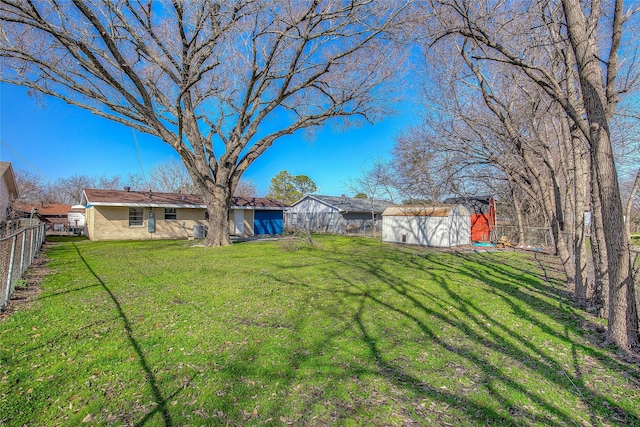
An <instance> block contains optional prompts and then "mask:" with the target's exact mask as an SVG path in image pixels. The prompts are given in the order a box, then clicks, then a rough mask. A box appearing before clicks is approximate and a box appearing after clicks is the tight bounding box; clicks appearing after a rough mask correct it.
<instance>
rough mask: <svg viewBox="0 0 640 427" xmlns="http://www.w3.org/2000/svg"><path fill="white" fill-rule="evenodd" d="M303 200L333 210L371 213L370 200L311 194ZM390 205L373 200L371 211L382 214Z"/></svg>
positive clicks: (389, 203) (386, 202) (383, 201)
mask: <svg viewBox="0 0 640 427" xmlns="http://www.w3.org/2000/svg"><path fill="white" fill-rule="evenodd" d="M305 198H312V199H316V200H318V201H320V202H323V203H325V204H327V205H330V206H333V207H334V208H337V209H339V210H340V211H345V212H371V199H354V198H352V197H346V196H317V195H313V194H310V195H308V196H306V197H305ZM305 198H303V199H301V200H298V201H297V202H295V203H294V204H293V206H295V205H296V204H298V203H300V202H301V201H302V200H304V199H305ZM391 205H393V203H391V202H388V201H385V200H373V211H374V212H377V213H382V211H384V210H385V209H386V208H387V207H389V206H391Z"/></svg>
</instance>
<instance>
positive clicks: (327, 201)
mask: <svg viewBox="0 0 640 427" xmlns="http://www.w3.org/2000/svg"><path fill="white" fill-rule="evenodd" d="M391 205H393V203H391V202H387V201H383V200H371V199H354V198H350V197H346V196H341V197H338V196H319V195H308V196H305V197H303V198H302V199H300V200H298V201H297V202H295V203H293V204H292V205H291V207H290V208H289V209H288V210H287V213H286V221H285V222H286V226H287V228H289V229H292V230H300V229H302V230H309V231H314V232H327V233H340V234H345V233H357V232H360V231H366V230H369V231H370V230H372V229H373V228H374V227H375V229H376V230H377V231H379V228H380V226H379V221H380V219H381V218H382V217H381V215H382V212H383V211H384V210H385V209H386V208H387V207H388V206H391Z"/></svg>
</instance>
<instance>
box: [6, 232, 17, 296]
mask: <svg viewBox="0 0 640 427" xmlns="http://www.w3.org/2000/svg"><path fill="white" fill-rule="evenodd" d="M16 240H18V236H17V235H15V234H14V235H13V242H12V243H11V258H10V261H9V273H8V274H7V299H6V301H5V305H6V304H9V298H10V297H11V283H12V282H13V261H14V259H15V257H16Z"/></svg>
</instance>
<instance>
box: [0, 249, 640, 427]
mask: <svg viewBox="0 0 640 427" xmlns="http://www.w3.org/2000/svg"><path fill="white" fill-rule="evenodd" d="M313 239H314V244H313V245H312V244H309V243H304V242H303V243H301V244H299V245H292V244H290V242H288V241H270V242H252V243H241V244H235V245H233V246H231V247H226V248H217V249H208V248H204V247H199V246H197V242H185V241H145V242H90V241H86V240H84V241H82V240H74V241H68V242H58V243H54V244H53V245H52V246H51V247H50V248H49V249H48V251H47V253H46V256H47V258H48V259H49V260H50V262H49V264H48V268H49V269H50V273H49V275H48V276H47V277H46V279H45V280H44V282H43V283H42V285H41V287H42V292H41V293H40V294H39V296H38V297H37V299H36V300H35V301H34V302H33V303H31V304H30V305H29V306H28V307H27V308H25V309H23V310H20V311H18V312H16V313H14V314H13V315H11V316H10V317H8V318H7V319H5V320H4V321H3V322H1V323H0V425H9V426H14V425H15V426H22V425H42V426H49V425H51V426H53V425H65V426H78V425H137V426H142V425H148V426H170V425H171V426H174V425H175V426H182V425H189V426H198V425H200V426H209V425H223V426H225V425H234V426H235V425H237V426H240V425H249V426H251V425H256V426H257V425H275V426H277V425H282V426H284V425H312V426H315V425H335V426H343V425H347V426H348V425H398V426H402V425H423V426H431V425H514V426H516V425H517V426H561V425H562V426H565V425H575V426H578V425H639V424H640V415H639V414H640V389H639V384H640V366H639V365H638V364H634V363H631V362H628V361H625V360H624V359H623V358H622V357H621V355H620V354H618V353H616V352H615V350H614V349H610V348H601V347H600V342H601V341H600V339H601V331H602V325H601V322H602V321H601V320H599V319H594V318H592V317H590V316H589V315H588V314H586V313H585V312H583V311H581V310H580V309H577V308H575V307H574V306H573V305H572V303H571V299H570V293H569V292H567V290H566V289H565V288H564V284H563V280H562V276H561V274H560V270H559V268H558V266H557V265H555V260H554V258H551V257H549V256H548V255H545V254H541V253H533V252H530V253H529V252H513V251H505V252H500V251H496V252H475V251H471V250H469V251H463V250H461V251H437V250H432V249H424V248H413V247H400V246H393V245H386V244H382V243H380V242H378V241H376V240H373V239H361V238H351V237H342V236H314V237H313Z"/></svg>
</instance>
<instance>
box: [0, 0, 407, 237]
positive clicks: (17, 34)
mask: <svg viewBox="0 0 640 427" xmlns="http://www.w3.org/2000/svg"><path fill="white" fill-rule="evenodd" d="M411 3H412V2H411V1H409V0H406V1H392V0H389V1H379V2H378V1H377V2H371V1H369V0H354V1H351V2H342V1H332V0H325V1H296V0H281V1H279V0H273V1H254V2H213V1H187V2H160V1H158V2H154V1H148V2H112V1H109V0H99V1H95V2H91V3H85V2H83V1H81V0H73V1H69V2H58V1H54V0H41V1H38V2H33V1H27V0H22V1H13V0H0V21H1V22H2V30H1V33H0V56H1V57H2V70H1V71H2V72H1V74H0V75H1V77H0V78H1V80H2V81H4V82H9V83H14V84H18V85H22V86H26V87H28V88H30V89H32V90H35V91H37V92H39V93H44V94H46V95H51V96H55V97H58V98H60V99H62V100H64V101H66V102H68V103H70V104H73V105H77V106H79V107H81V108H85V109H88V110H89V111H91V112H93V113H94V114H97V115H99V116H102V117H105V118H107V119H110V120H114V121H117V122H120V123H123V124H125V125H127V126H130V127H132V128H134V129H136V130H138V131H141V132H146V133H149V134H152V135H155V136H157V137H158V138H160V139H161V140H162V141H164V142H165V143H167V144H169V145H170V146H171V147H173V148H174V149H175V150H176V152H177V153H178V154H179V155H180V158H181V159H182V161H183V162H184V164H185V166H186V168H187V170H188V171H189V174H190V175H191V178H192V179H193V181H194V184H195V186H196V188H197V189H198V191H199V192H200V194H201V195H202V197H203V199H204V202H205V204H206V205H207V209H208V211H209V233H208V235H207V237H206V239H205V241H204V244H205V245H206V246H220V245H229V244H230V243H231V241H230V239H229V231H228V228H229V227H228V216H229V209H230V204H231V198H232V195H233V193H234V191H235V188H236V186H237V185H238V182H239V181H240V177H241V176H242V174H243V173H244V172H245V171H246V170H247V168H248V167H249V166H250V165H251V164H252V163H253V161H255V160H256V159H257V158H258V157H259V156H261V155H262V154H263V153H264V152H265V151H266V150H267V149H268V148H269V147H270V146H271V145H272V144H273V143H274V142H275V141H276V140H278V139H279V138H280V137H282V136H285V135H289V134H292V133H294V132H296V131H298V130H301V129H312V128H314V127H317V126H320V125H322V124H323V123H325V122H326V121H327V120H330V119H332V118H338V119H341V120H344V121H345V122H349V121H350V120H359V119H361V118H364V119H366V120H370V121H373V120H376V119H377V118H378V117H380V116H381V114H384V113H385V112H386V105H388V103H387V101H388V99H389V92H388V91H389V90H390V89H391V87H390V86H387V85H384V83H385V82H386V81H388V80H389V79H391V78H392V77H395V76H397V73H398V71H399V70H401V69H402V67H401V63H402V58H400V57H399V56H398V52H399V50H398V49H397V45H396V44H395V43H393V41H392V39H391V37H390V36H392V35H393V34H394V33H395V32H397V31H404V26H403V20H404V19H405V18H407V17H409V16H411V14H410V13H407V12H410V11H409V10H408V8H409V7H408V5H410V4H411ZM276 115H277V116H278V121H277V123H278V126H277V127H275V128H274V126H273V123H274V122H271V123H269V124H268V125H265V122H266V121H267V120H268V119H270V118H271V117H274V116H276Z"/></svg>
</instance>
